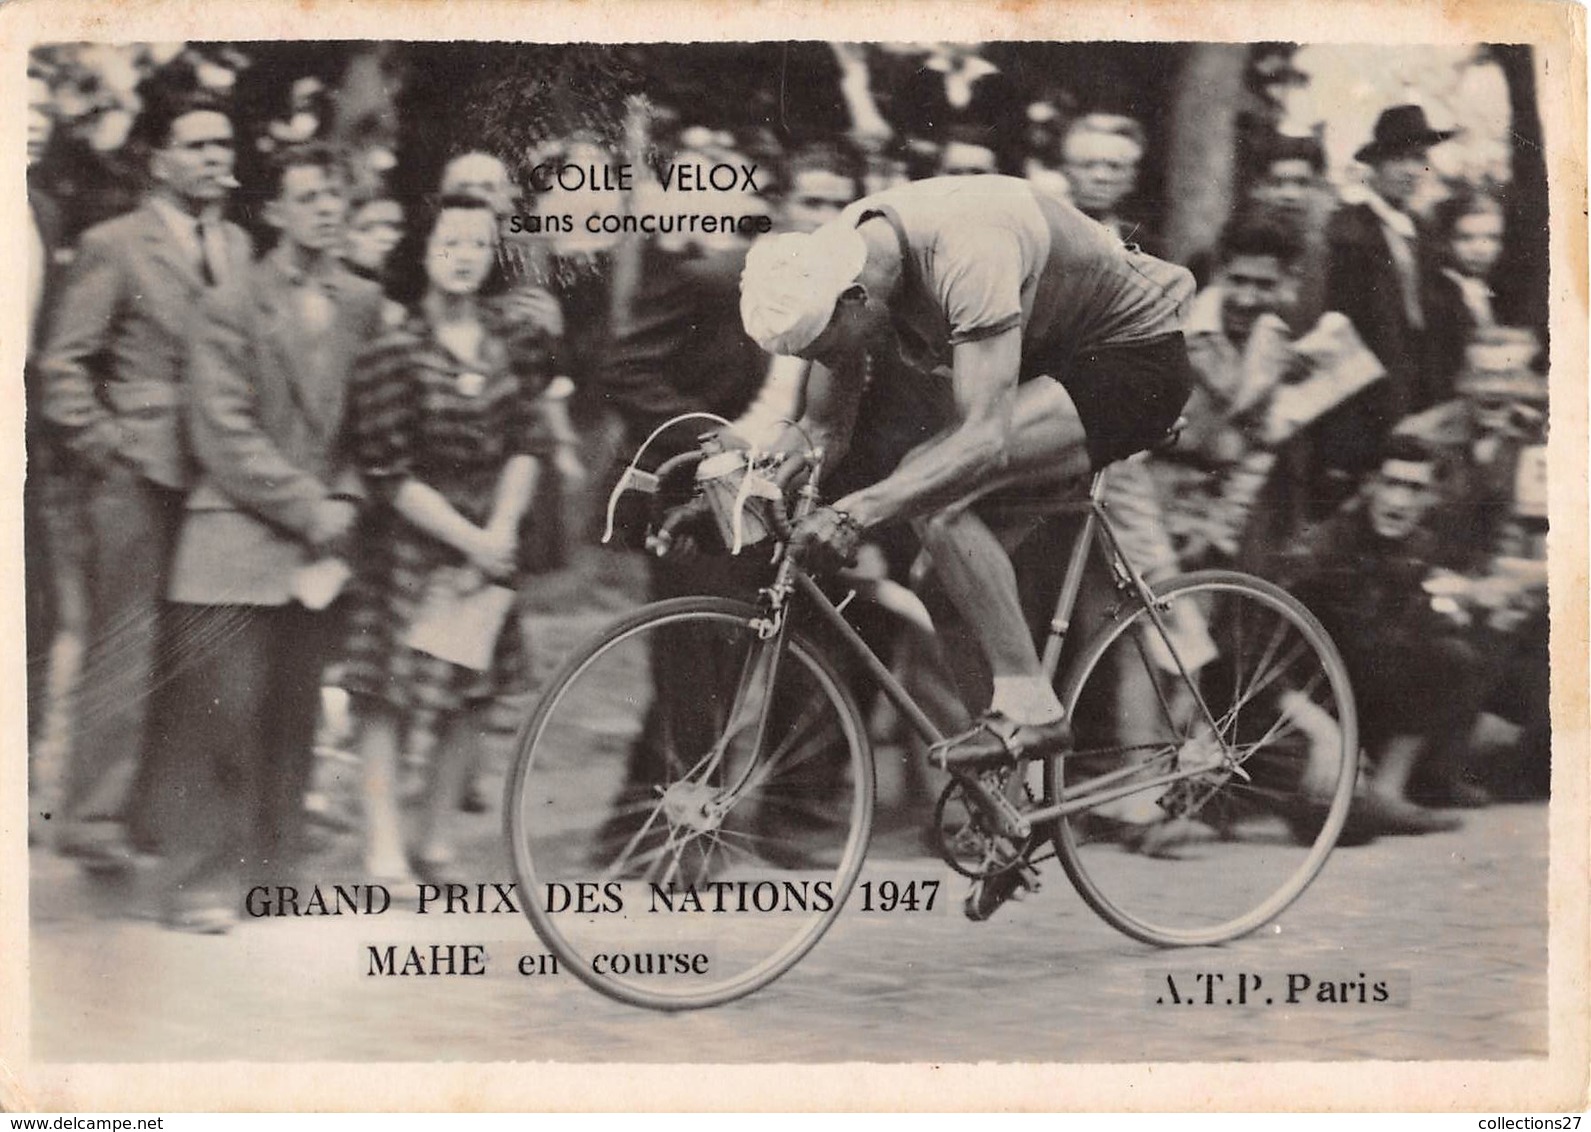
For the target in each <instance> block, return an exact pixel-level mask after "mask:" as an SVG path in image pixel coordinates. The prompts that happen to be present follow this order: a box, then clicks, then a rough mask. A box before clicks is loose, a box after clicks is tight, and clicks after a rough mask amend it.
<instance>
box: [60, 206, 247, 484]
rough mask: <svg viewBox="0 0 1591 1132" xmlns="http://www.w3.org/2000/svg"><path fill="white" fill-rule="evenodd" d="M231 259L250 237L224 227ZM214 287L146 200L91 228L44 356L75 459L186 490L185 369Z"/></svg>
mask: <svg viewBox="0 0 1591 1132" xmlns="http://www.w3.org/2000/svg"><path fill="white" fill-rule="evenodd" d="M224 227H225V231H226V240H227V250H228V253H229V258H230V262H231V263H232V264H233V265H237V266H239V267H240V266H241V265H243V264H246V263H248V261H249V258H250V250H251V248H250V241H249V237H248V235H247V234H246V233H245V232H244V231H243V229H241V228H239V227H238V226H237V225H235V224H226V225H225V226H224ZM206 290H207V288H206V287H205V285H204V281H203V280H202V279H201V278H200V276H199V270H198V267H197V265H196V264H195V263H194V262H193V260H192V258H191V256H190V253H189V252H188V251H186V250H185V249H184V248H183V246H182V244H181V243H180V242H179V241H178V239H177V237H176V236H175V234H173V232H172V231H171V228H170V226H169V225H168V224H167V223H166V221H165V220H164V219H163V218H162V217H161V215H160V214H159V213H158V212H156V211H155V209H154V207H153V206H152V205H150V204H148V203H146V204H144V205H143V206H142V207H140V208H137V209H135V210H133V211H132V212H129V213H127V214H126V215H125V216H119V217H117V218H116V219H114V220H110V221H107V222H106V223H104V224H100V225H98V226H97V227H94V228H91V229H90V230H89V231H87V232H85V233H84V234H83V239H82V242H81V243H80V244H79V246H78V250H77V255H76V258H75V260H74V261H73V264H72V270H71V273H70V275H69V277H68V278H67V280H66V283H65V285H64V287H63V289H62V291H61V294H60V298H59V302H58V303H57V305H56V309H55V312H54V317H53V318H52V319H51V331H50V334H49V337H48V340H47V344H46V346H45V348H44V351H43V354H42V363H41V365H42V372H43V376H44V417H45V419H46V420H47V421H48V422H49V423H50V424H51V425H53V426H54V427H55V428H56V429H58V430H59V431H60V433H61V436H62V440H63V443H64V444H65V446H66V447H67V449H68V450H70V451H71V452H72V453H73V454H74V455H75V456H76V457H77V458H78V459H79V460H81V461H82V462H84V463H86V464H88V465H89V466H90V467H92V468H96V469H103V468H105V467H106V466H107V465H108V464H109V463H110V461H112V460H115V459H120V460H123V461H126V462H127V463H128V464H131V465H132V466H133V467H134V468H136V469H137V470H138V472H139V473H140V474H142V475H143V476H144V477H145V478H146V479H149V480H152V481H153V482H155V483H158V484H161V485H163V486H165V487H172V488H185V487H186V486H187V485H188V481H189V478H190V475H191V470H192V469H191V465H190V460H189V455H188V446H187V443H186V441H185V439H184V437H183V422H182V414H183V401H184V395H183V371H184V369H185V367H186V364H187V357H188V350H189V346H190V344H191V341H192V338H193V334H194V330H195V321H196V314H197V311H198V308H199V306H200V303H201V300H202V299H203V297H204V294H205V291H206Z"/></svg>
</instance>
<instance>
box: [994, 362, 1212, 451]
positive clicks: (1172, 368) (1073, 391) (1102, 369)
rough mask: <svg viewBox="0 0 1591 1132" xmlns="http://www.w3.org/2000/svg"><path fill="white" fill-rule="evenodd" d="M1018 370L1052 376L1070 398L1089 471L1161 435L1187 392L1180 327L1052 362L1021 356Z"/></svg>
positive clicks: (1189, 378)
mask: <svg viewBox="0 0 1591 1132" xmlns="http://www.w3.org/2000/svg"><path fill="white" fill-rule="evenodd" d="M1022 370H1023V373H1024V374H1029V375H1032V376H1035V377H1036V376H1039V375H1047V376H1049V377H1051V378H1054V379H1055V380H1056V381H1058V382H1060V384H1061V387H1062V388H1064V389H1065V390H1066V392H1067V393H1068V394H1069V395H1070V396H1071V398H1072V404H1074V405H1076V406H1077V416H1078V419H1080V420H1081V421H1082V422H1083V435H1084V437H1085V438H1086V440H1087V444H1088V459H1089V462H1090V463H1091V464H1092V465H1093V467H1094V470H1095V471H1098V470H1099V469H1100V468H1103V467H1104V466H1105V465H1106V464H1109V463H1112V462H1114V461H1116V460H1122V459H1125V458H1126V457H1128V456H1131V455H1132V454H1133V453H1134V452H1142V451H1143V450H1144V449H1145V448H1148V447H1149V446H1150V445H1152V444H1154V443H1155V442H1156V441H1158V440H1160V439H1161V438H1162V437H1163V436H1165V434H1166V433H1167V431H1169V430H1170V429H1171V427H1172V426H1173V425H1175V424H1176V423H1177V417H1178V415H1179V414H1180V413H1181V412H1182V407H1183V406H1184V405H1186V404H1187V403H1188V394H1190V393H1191V392H1192V391H1193V369H1192V367H1191V366H1190V365H1189V364H1188V350H1187V346H1186V345H1185V344H1184V342H1183V340H1182V333H1181V331H1175V332H1173V333H1171V334H1160V335H1157V336H1156V337H1154V338H1146V339H1145V340H1144V341H1142V342H1132V343H1128V344H1125V345H1120V346H1099V347H1096V348H1094V349H1091V350H1080V351H1078V352H1077V353H1074V354H1071V355H1070V356H1068V357H1066V358H1064V359H1058V360H1057V361H1056V362H1055V363H1054V364H1049V363H1047V362H1046V360H1045V359H1044V358H1042V357H1040V358H1024V359H1023V360H1022Z"/></svg>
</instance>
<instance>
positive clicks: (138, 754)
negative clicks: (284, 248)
mask: <svg viewBox="0 0 1591 1132" xmlns="http://www.w3.org/2000/svg"><path fill="white" fill-rule="evenodd" d="M137 134H138V136H139V137H140V138H141V140H142V141H144V142H145V143H147V145H148V148H149V151H150V164H149V175H150V180H151V182H152V188H151V191H150V192H149V194H148V196H147V198H146V199H145V201H144V202H143V204H142V205H141V206H140V207H139V208H137V209H135V210H133V211H132V212H130V213H128V214H127V215H125V216H120V217H117V218H116V219H114V220H111V221H108V222H106V223H104V224H101V225H98V226H96V227H94V228H92V229H90V230H89V231H88V232H86V233H85V234H84V236H83V239H82V241H81V244H80V246H79V248H78V252H77V257H76V260H75V262H74V265H73V270H72V273H71V276H70V278H69V279H68V280H67V282H66V285H65V287H64V289H63V291H62V293H61V296H60V301H59V304H58V305H57V307H56V310H55V312H54V319H53V321H52V324H51V325H52V331H51V334H50V337H49V339H48V342H47V345H46V347H45V349H44V352H43V356H42V373H43V376H44V412H43V415H44V417H45V419H46V421H47V422H48V423H49V424H50V425H51V426H53V427H54V428H55V429H57V430H58V431H59V433H60V435H61V439H62V442H63V444H64V447H65V449H66V451H67V453H68V455H69V459H70V462H71V463H72V465H74V471H75V473H76V474H77V475H79V476H80V477H81V478H82V479H83V481H84V482H85V488H84V495H85V500H84V510H85V517H84V525H85V528H86V530H85V535H86V539H85V542H86V546H85V548H84V558H85V561H84V572H85V588H86V591H87V599H88V611H87V618H86V620H87V641H86V646H87V648H86V655H85V658H84V664H83V671H82V675H81V679H80V683H79V688H78V692H77V699H76V704H75V718H74V731H73V735H72V749H71V754H70V756H69V758H68V760H67V763H66V767H65V774H64V782H63V790H62V799H61V811H62V812H61V815H60V817H61V826H60V827H59V831H58V835H57V840H56V847H57V849H58V850H59V851H60V852H62V853H64V854H67V855H69V856H74V857H77V858H78V859H79V860H81V861H82V862H83V864H84V866H85V867H86V868H89V869H91V870H121V869H125V868H126V867H128V866H129V865H130V863H131V861H132V856H131V851H130V849H129V843H128V840H127V830H126V828H125V825H126V823H127V822H128V821H129V820H131V819H134V818H136V817H137V816H138V815H137V814H136V813H131V812H130V811H132V810H135V809H137V807H135V806H134V805H132V804H131V803H132V794H133V786H134V782H135V780H136V779H137V778H138V776H139V773H140V766H141V763H142V762H143V760H144V758H145V754H146V751H147V749H148V747H149V745H150V743H151V741H152V740H153V739H154V738H155V737H156V736H155V732H156V731H158V729H159V728H158V725H157V723H156V717H157V715H158V712H157V710H156V708H155V707H154V703H155V701H156V699H157V697H155V696H154V695H153V693H154V692H155V691H156V689H157V688H158V687H159V686H160V684H161V682H162V680H163V676H162V673H161V668H162V664H163V661H162V657H163V656H164V655H165V654H166V652H167V650H166V649H165V648H164V647H163V644H162V641H163V638H162V632H163V626H164V617H163V613H164V610H163V604H162V600H161V599H162V594H163V593H164V591H165V588H166V583H167V571H168V568H169V564H170V558H171V548H172V544H173V541H174V540H175V538H176V534H177V526H178V523H179V521H180V520H181V517H182V504H183V498H184V495H185V493H186V491H187V488H188V486H189V475H190V462H189V456H188V446H187V442H186V439H185V437H184V426H183V420H182V416H183V407H184V403H185V401H186V393H185V381H184V371H185V369H186V362H187V355H188V349H189V345H190V342H191V339H192V336H193V333H194V330H195V325H196V312H197V309H198V307H199V304H200V300H201V298H202V296H203V295H204V294H205V293H206V291H207V290H209V289H210V287H211V286H213V285H214V284H216V283H218V282H220V281H221V280H224V279H225V278H226V276H227V275H228V274H229V273H231V272H232V271H234V270H236V269H237V268H240V267H241V266H242V265H244V264H246V263H247V262H248V259H249V250H250V245H249V240H248V237H247V235H246V234H245V233H244V232H243V230H242V229H241V228H238V227H237V226H236V225H232V224H228V223H226V222H224V221H223V220H222V219H221V216H220V213H221V209H222V206H223V205H224V203H225V201H226V199H227V195H228V194H229V192H230V191H231V189H232V188H233V187H234V186H235V184H236V182H235V181H234V180H233V177H232V168H233V157H234V154H233V141H232V123H231V121H230V119H229V118H228V117H227V115H226V114H225V113H224V112H223V110H222V109H221V107H220V105H219V104H218V103H216V102H214V101H211V100H208V99H207V98H206V97H205V96H203V95H202V94H195V93H182V94H172V95H160V94H157V93H155V92H151V95H150V98H149V101H148V102H147V103H146V109H145V111H144V113H143V114H142V116H141V118H140V121H139V123H138V125H137Z"/></svg>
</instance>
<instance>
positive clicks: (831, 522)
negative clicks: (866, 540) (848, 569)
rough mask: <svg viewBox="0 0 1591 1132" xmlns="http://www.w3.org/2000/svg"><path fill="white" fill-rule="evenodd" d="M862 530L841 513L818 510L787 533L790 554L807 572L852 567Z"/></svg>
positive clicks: (832, 510)
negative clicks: (788, 535)
mask: <svg viewBox="0 0 1591 1132" xmlns="http://www.w3.org/2000/svg"><path fill="white" fill-rule="evenodd" d="M861 543H862V528H861V527H859V526H857V524H856V520H854V519H852V518H851V517H850V516H849V515H847V514H846V513H845V512H844V511H839V510H836V509H835V508H833V507H819V508H818V509H817V510H816V511H813V512H812V513H811V514H810V515H808V516H807V517H806V518H804V519H802V520H801V521H800V522H798V523H796V525H795V527H794V528H793V529H792V530H791V532H790V553H792V554H793V555H795V557H796V560H797V561H799V562H801V563H802V564H803V565H805V566H806V567H807V569H809V570H813V571H817V572H820V573H821V572H825V571H828V570H837V569H839V568H840V567H841V566H854V565H855V564H856V554H857V549H858V548H859V547H860V546H861Z"/></svg>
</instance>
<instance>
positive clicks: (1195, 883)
mask: <svg viewBox="0 0 1591 1132" xmlns="http://www.w3.org/2000/svg"><path fill="white" fill-rule="evenodd" d="M1155 596H1156V600H1157V608H1158V609H1159V611H1160V615H1161V620H1162V623H1163V624H1164V625H1165V627H1166V629H1167V633H1166V634H1165V635H1162V633H1161V632H1160V630H1159V629H1158V628H1157V627H1156V626H1155V625H1154V623H1153V621H1152V619H1151V617H1150V615H1149V611H1148V610H1147V609H1145V608H1144V607H1143V606H1141V605H1137V604H1136V603H1135V605H1134V606H1133V607H1132V608H1130V609H1129V610H1127V611H1125V612H1123V613H1122V614H1120V615H1118V616H1117V618H1116V619H1115V620H1113V621H1112V622H1110V623H1109V624H1108V625H1107V626H1106V628H1105V629H1104V630H1103V631H1102V632H1101V633H1100V635H1099V636H1098V637H1097V638H1096V639H1095V640H1094V641H1092V642H1091V643H1090V644H1089V645H1087V646H1086V647H1085V649H1084V651H1083V653H1082V655H1081V656H1080V658H1079V660H1078V662H1077V664H1076V665H1075V666H1074V668H1073V672H1072V674H1071V676H1070V679H1069V681H1068V683H1067V685H1066V687H1065V688H1064V689H1063V693H1062V702H1063V703H1064V704H1065V705H1066V706H1067V709H1068V710H1069V711H1071V712H1072V713H1073V722H1074V728H1075V730H1076V733H1077V743H1076V751H1075V753H1073V754H1069V755H1066V756H1064V757H1063V758H1060V759H1057V760H1054V762H1053V763H1051V764H1050V765H1048V766H1047V767H1046V773H1045V786H1044V789H1045V794H1046V801H1050V800H1085V801H1086V800H1088V799H1095V800H1096V801H1097V804H1096V805H1093V806H1090V807H1089V808H1087V809H1084V810H1081V811H1079V812H1076V813H1072V814H1069V815H1067V816H1065V817H1062V818H1060V819H1058V820H1057V822H1056V826H1055V846H1056V851H1057V853H1058V854H1059V856H1060V858H1061V861H1062V864H1063V865H1064V866H1065V869H1066V872H1067V875H1068V877H1069V878H1070V879H1071V881H1072V883H1073V885H1074V886H1075V887H1076V888H1077V891H1078V892H1079V893H1080V894H1081V895H1082V897H1083V899H1084V900H1085V901H1087V902H1088V904H1089V905H1090V906H1091V907H1092V908H1093V909H1094V911H1096V912H1098V913H1099V914H1100V916H1102V917H1103V918H1104V919H1105V920H1106V921H1107V922H1108V923H1110V924H1111V925H1112V926H1114V927H1116V928H1117V929H1119V930H1120V931H1122V932H1125V933H1126V934H1127V935H1129V936H1132V937H1133V938H1135V939H1139V940H1143V941H1145V942H1147V943H1154V944H1159V945H1163V946H1176V945H1189V944H1212V943H1220V942H1223V941H1226V940H1230V939H1235V938H1237V937H1239V936H1242V935H1245V934H1247V933H1249V932H1251V931H1253V930H1255V929H1256V928H1258V927H1260V926H1262V925H1263V924H1266V923H1268V922H1270V921H1271V920H1272V919H1274V918H1275V917H1276V916H1277V915H1279V914H1280V913H1281V912H1282V910H1283V909H1285V908H1286V907H1287V906H1288V905H1289V904H1291V903H1292V902H1293V901H1294V900H1295V899H1297V897H1298V896H1299V894H1300V893H1302V892H1303V891H1304V889H1305V888H1306V887H1307V886H1308V885H1309V883H1310V882H1311V881H1312V880H1313V879H1314V878H1315V876H1316V875H1317V874H1318V873H1319V872H1320V869H1321V867H1322V866H1323V865H1324V864H1325V861H1326V858H1327V856H1328V855H1329V854H1330V852H1331V850H1332V847H1333V846H1334V845H1335V843H1336V840H1337V836H1338V834H1339V833H1340V831H1341V829H1342V826H1343V822H1344V820H1345V819H1346V817H1347V814H1348V807H1349V804H1350V803H1351V801H1352V797H1353V790H1354V783H1355V778H1356V776H1357V771H1358V758H1359V746H1358V744H1359V740H1358V726H1357V717H1356V714H1355V711H1354V702H1353V695H1352V691H1351V689H1350V686H1349V681H1348V673H1347V669H1346V668H1345V667H1344V665H1343V662H1342V658H1341V657H1340V656H1339V655H1338V652H1337V649H1336V647H1335V646H1334V645H1333V644H1332V642H1331V639H1330V638H1329V637H1328V636H1327V634H1326V631H1325V629H1324V628H1322V626H1321V624H1320V622H1319V621H1317V620H1316V619H1315V617H1314V616H1313V615H1312V614H1311V613H1310V612H1309V611H1308V610H1307V609H1306V608H1305V607H1304V606H1303V605H1302V604H1301V603H1299V602H1298V600H1297V599H1295V598H1294V597H1292V596H1291V595H1290V594H1288V593H1287V592H1286V591H1284V590H1282V589H1279V588H1278V587H1276V586H1273V585H1271V584H1270V583H1268V582H1265V581H1262V580H1260V579H1258V578H1253V577H1250V576H1248V575H1245V574H1238V573H1233V572H1229V571H1218V570H1208V571H1201V572H1199V573H1195V574H1189V575H1186V576H1183V577H1180V578H1175V579H1172V580H1170V581H1168V582H1167V583H1165V584H1163V585H1162V586H1160V587H1157V588H1156V591H1155ZM1168 638H1169V642H1168ZM1175 658H1180V659H1181V661H1182V669H1185V670H1186V673H1187V676H1186V678H1185V677H1184V675H1183V672H1182V671H1181V670H1179V667H1178V665H1177V663H1176V659H1175Z"/></svg>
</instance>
